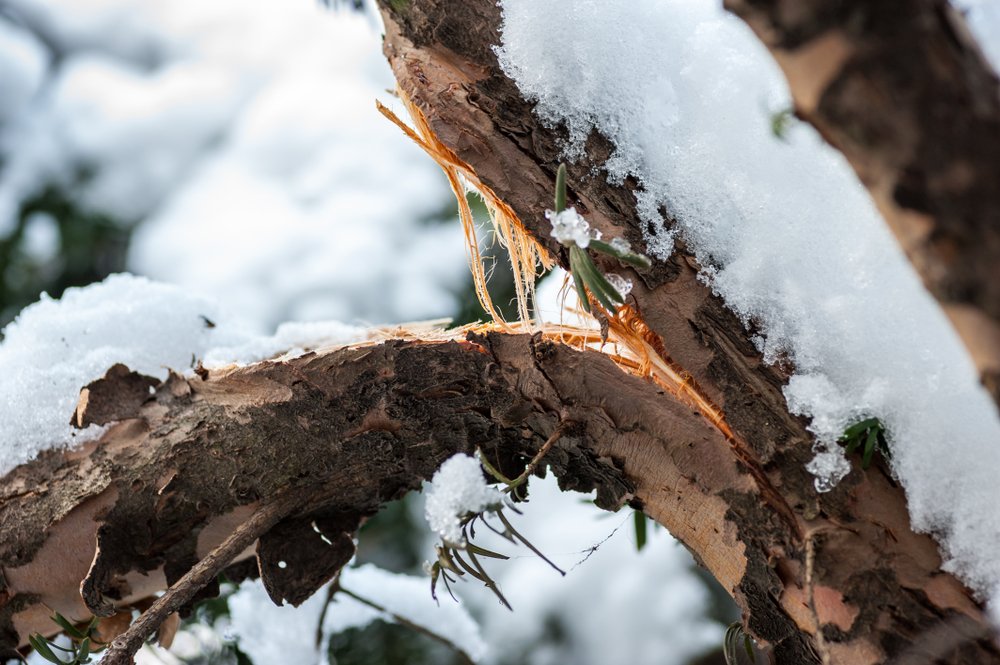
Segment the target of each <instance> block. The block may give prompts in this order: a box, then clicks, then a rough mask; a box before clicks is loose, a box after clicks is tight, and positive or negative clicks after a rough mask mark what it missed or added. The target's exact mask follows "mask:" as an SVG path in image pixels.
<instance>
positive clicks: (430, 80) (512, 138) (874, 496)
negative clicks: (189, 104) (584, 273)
mask: <svg viewBox="0 0 1000 665" xmlns="http://www.w3.org/2000/svg"><path fill="white" fill-rule="evenodd" d="M380 8H381V10H382V15H383V18H384V22H385V26H386V36H385V41H384V51H385V53H386V57H387V58H388V59H389V62H390V64H391V65H392V68H393V72H394V73H395V75H396V79H397V82H398V84H399V86H400V88H401V89H402V91H403V93H404V94H405V95H406V96H407V97H408V98H409V100H410V101H411V102H412V103H413V105H414V106H415V107H416V108H417V109H418V110H419V112H420V113H421V114H422V115H423V116H424V120H425V121H426V123H427V125H428V126H429V127H430V128H431V130H433V132H434V133H435V134H436V135H437V138H438V139H439V141H440V142H441V143H442V144H443V145H444V146H445V147H446V148H447V149H449V150H451V151H452V152H453V153H454V155H455V156H456V157H457V158H458V159H460V160H462V161H464V162H465V164H466V165H467V166H468V168H470V169H471V170H473V171H474V172H475V173H476V175H477V176H478V179H479V181H481V182H482V183H483V184H484V185H485V186H487V187H489V189H490V190H491V191H492V193H493V194H494V195H496V196H497V197H499V198H500V199H501V200H502V201H503V202H504V204H506V205H507V206H509V208H510V209H511V210H512V211H513V213H514V214H516V215H517V217H518V218H519V220H520V224H521V225H522V226H523V228H524V229H525V231H526V232H528V233H530V234H531V235H532V236H533V237H534V240H535V241H536V242H537V243H538V244H539V245H540V246H542V247H544V248H545V249H547V250H548V251H549V253H550V254H551V255H552V256H553V257H555V258H556V259H557V261H558V262H559V263H560V264H561V265H562V266H563V267H568V257H567V256H566V254H565V253H564V252H563V251H562V249H561V247H560V246H559V245H558V244H557V243H555V241H553V240H552V238H551V237H550V235H549V232H548V228H547V227H548V224H547V222H546V221H545V217H544V210H545V208H546V207H548V206H549V200H550V198H551V192H552V191H554V180H555V174H556V169H557V167H558V164H559V163H560V161H561V160H562V159H563V155H562V148H561V146H562V145H563V143H562V142H563V141H564V140H565V138H566V135H565V133H564V131H563V129H561V128H559V127H550V126H545V125H542V124H541V122H540V121H539V120H538V119H537V118H536V117H535V116H534V114H533V112H532V104H531V103H529V102H528V101H526V100H525V99H524V98H523V97H522V96H521V94H520V92H519V91H518V89H517V87H516V85H515V84H514V82H513V81H512V80H511V79H510V78H508V77H507V76H506V75H505V74H504V73H503V71H502V70H501V69H500V67H499V65H498V62H497V59H496V55H495V53H494V51H493V47H494V46H495V45H497V44H499V42H500V34H499V26H500V9H499V7H497V5H496V3H495V2H493V1H491V0H468V1H466V2H462V3H454V2H448V1H447V0H414V1H412V2H408V3H405V5H401V4H399V3H392V2H388V1H386V0H381V1H380ZM613 150H614V146H613V145H612V144H611V143H610V141H608V140H607V139H606V138H605V137H603V136H601V135H600V134H598V133H597V132H593V133H592V134H591V135H590V136H589V137H588V138H587V141H586V145H585V150H584V155H583V157H582V158H581V159H580V160H579V161H578V162H577V163H574V164H570V165H569V182H570V183H571V184H572V188H571V190H570V192H569V197H570V199H571V201H570V203H572V204H573V205H575V206H576V208H577V209H578V210H579V211H580V212H581V213H582V214H584V215H585V216H586V217H587V219H588V221H589V222H590V224H591V226H592V227H595V228H597V229H599V230H600V231H601V232H602V233H603V234H604V235H605V236H607V237H624V238H626V239H627V240H628V241H629V242H630V243H631V244H632V246H633V247H637V248H639V249H642V248H643V247H644V234H643V230H642V228H641V224H642V222H641V219H640V216H639V215H638V213H637V209H636V197H635V190H636V188H637V183H635V182H633V181H630V180H627V179H626V181H625V182H623V183H621V184H618V185H613V184H610V183H609V182H608V181H607V179H606V177H605V175H606V171H605V170H604V168H603V167H604V164H605V162H606V160H607V159H608V158H609V157H610V155H611V154H612V152H613ZM668 212H669V211H668ZM595 260H597V261H598V262H599V263H601V264H602V265H601V267H602V269H607V270H614V271H615V272H619V273H621V274H625V275H628V277H629V278H630V279H632V281H633V283H634V284H635V287H634V288H633V290H632V292H631V293H630V296H629V299H630V304H631V305H632V306H633V307H634V310H635V312H636V316H634V317H632V318H631V319H630V321H629V323H628V325H629V326H630V327H631V329H633V330H636V331H638V332H639V334H640V335H641V336H642V337H643V338H644V339H647V340H648V341H649V343H650V345H651V347H652V348H654V349H656V350H657V352H658V353H661V354H662V358H663V360H664V361H665V362H669V363H670V364H671V366H673V367H677V368H679V369H680V371H682V372H683V374H684V375H686V376H688V377H690V381H691V383H692V384H693V385H696V386H697V387H698V389H699V391H700V393H701V394H703V395H705V396H706V398H707V399H708V400H710V402H711V403H712V404H713V405H715V406H716V407H718V409H719V410H720V411H721V412H722V413H723V414H724V416H725V422H726V423H727V425H728V427H729V428H730V430H731V436H730V437H729V442H730V447H729V448H727V452H726V453H725V455H726V458H727V459H728V460H735V461H736V463H737V464H738V465H739V466H740V468H742V469H747V470H748V471H749V474H748V475H749V479H748V480H749V483H750V485H749V487H750V488H752V489H751V491H750V492H749V493H746V490H745V489H743V488H745V487H747V485H742V486H741V488H736V487H734V488H729V489H726V490H722V491H720V492H718V493H716V494H714V495H713V496H714V497H715V499H718V500H719V501H721V504H717V507H718V508H719V509H721V512H715V509H714V508H707V510H708V512H705V513H703V515H704V517H705V519H706V520H707V521H708V522H709V523H712V524H716V525H717V526H716V527H713V529H714V528H718V525H722V528H723V529H727V528H735V532H734V537H735V538H737V539H738V541H739V542H740V543H741V544H742V554H741V557H740V558H739V559H738V560H737V562H736V565H735V566H734V565H733V564H734V560H733V559H732V558H731V554H732V550H723V551H724V552H726V556H727V557H729V558H727V559H722V560H720V559H719V558H718V553H719V551H718V550H716V549H715V548H714V546H708V543H706V542H704V541H703V540H702V538H703V537H704V532H702V531H699V532H698V533H696V534H691V536H690V537H689V536H684V535H681V534H679V533H677V532H676V531H673V528H672V527H670V526H669V523H676V519H675V518H674V516H672V515H671V511H669V510H668V511H667V512H666V513H663V512H660V511H659V509H658V507H656V506H643V508H644V510H645V512H646V513H647V514H649V515H651V516H652V517H654V518H655V519H657V520H658V521H659V522H661V523H663V524H665V525H667V526H668V528H670V529H671V531H672V532H673V533H674V535H675V536H678V537H679V538H680V539H681V540H682V542H685V544H687V546H688V547H689V548H690V549H691V550H692V551H694V553H695V555H696V557H698V558H699V560H700V561H701V562H702V563H703V564H704V565H705V566H706V568H708V570H709V571H710V572H711V573H712V574H713V575H714V576H715V577H716V579H718V580H719V581H720V583H721V584H722V585H723V587H724V588H726V589H727V590H728V591H729V592H730V593H731V594H732V595H733V597H734V598H735V599H736V601H737V603H738V604H739V605H740V606H741V607H742V608H743V611H744V616H745V622H746V626H747V629H748V632H750V633H751V634H753V635H754V636H755V637H756V638H757V639H758V640H761V641H763V642H765V643H768V644H770V645H772V646H773V647H774V654H775V658H776V660H777V661H778V662H782V663H784V662H787V663H796V665H797V664H799V663H816V662H818V661H819V659H818V657H817V655H816V653H815V649H814V646H813V641H814V640H813V637H812V636H813V635H814V634H815V633H816V631H818V630H822V631H823V633H824V637H825V641H826V643H827V645H828V648H829V651H830V653H831V657H832V659H833V660H834V662H851V663H869V662H872V663H874V662H880V661H881V660H885V659H886V658H887V657H889V656H890V655H892V654H893V653H894V652H896V651H898V650H899V649H900V648H901V647H900V645H902V644H905V643H908V642H909V641H911V640H913V639H916V638H917V637H918V636H919V635H921V634H922V633H923V632H925V631H926V630H928V629H930V628H932V627H933V626H935V625H937V624H938V623H939V622H940V621H941V620H942V616H953V615H955V614H963V615H968V616H969V617H971V620H972V621H973V622H981V608H979V606H978V605H977V603H976V602H975V600H974V599H973V598H972V597H971V594H970V592H969V591H968V590H967V589H966V588H965V587H964V586H963V585H962V584H961V583H960V582H958V580H956V579H955V578H954V577H953V576H951V575H949V574H947V573H944V572H943V571H941V569H940V568H941V558H940V556H939V554H938V552H937V546H936V544H935V543H934V542H933V540H932V539H931V538H929V537H928V536H926V535H921V534H916V533H914V532H913V530H912V528H911V526H910V522H909V516H908V513H907V510H906V500H905V497H904V496H903V492H902V489H901V488H900V487H899V486H898V485H897V484H896V483H895V482H894V480H893V479H892V477H891V475H890V474H889V473H888V471H887V470H886V469H885V468H884V467H881V466H879V467H873V469H872V470H870V471H868V472H866V473H862V471H861V470H860V469H856V470H855V471H854V472H852V473H851V474H849V475H848V477H847V478H845V479H844V480H843V481H841V483H840V485H839V486H838V487H836V488H835V489H834V490H833V491H831V492H829V493H826V494H822V495H820V494H817V493H816V491H815V488H814V486H813V481H812V477H811V476H810V475H809V474H808V472H806V471H805V465H806V463H807V462H808V461H809V460H810V459H811V458H812V455H813V453H812V449H811V448H812V446H811V441H812V440H811V436H810V435H809V433H808V431H807V430H806V428H805V423H804V421H802V420H801V419H798V418H795V417H793V416H791V415H790V414H789V412H788V406H787V404H786V402H785V399H784V396H783V394H782V387H783V385H784V383H785V381H786V380H787V374H786V371H785V370H783V369H782V368H780V367H775V366H768V365H766V364H765V363H764V362H763V359H762V358H761V355H760V354H759V353H758V351H757V350H756V348H755V346H754V344H753V343H752V341H751V336H750V335H749V334H748V332H747V331H746V330H745V329H744V328H743V326H742V324H741V323H740V321H739V320H738V319H737V318H736V317H735V316H734V315H733V313H732V312H730V311H729V310H728V309H727V308H726V307H725V305H724V303H722V301H721V300H720V299H719V298H718V297H716V296H714V295H713V294H712V293H711V291H710V289H709V288H707V287H706V286H705V285H704V284H703V283H701V282H700V281H699V280H698V272H699V265H698V263H697V261H696V260H695V258H694V257H693V255H691V254H690V253H689V252H687V250H686V249H685V247H684V245H683V242H679V243H677V249H676V250H675V252H674V254H673V255H672V256H671V257H670V259H668V260H666V261H657V262H655V263H654V265H653V267H652V269H651V270H648V271H636V270H634V269H632V268H630V267H627V266H625V265H618V264H617V262H614V261H611V260H609V259H606V258H602V257H595ZM692 454H693V455H695V456H697V453H695V452H693V451H692ZM703 477H704V476H702V475H696V476H692V477H690V478H689V480H690V481H691V482H693V483H694V484H696V485H698V484H700V483H701V482H702V478H703ZM768 488H775V489H776V493H777V495H778V496H777V497H776V498H775V499H770V500H762V499H761V497H762V496H767V494H766V491H767V489H768ZM681 503H683V500H682V501H680V502H675V504H674V506H675V507H677V508H679V507H680V504H681ZM711 505H712V504H709V506H711ZM782 506H789V507H790V509H791V510H790V512H791V513H792V515H793V519H792V520H789V519H787V517H786V515H784V514H783V511H782V510H781V508H782ZM821 527H829V528H830V529H832V530H833V532H832V533H830V534H829V535H827V536H826V537H825V539H824V547H823V548H822V549H821V550H820V551H817V552H816V553H815V562H814V563H815V571H814V572H815V574H814V575H813V577H814V582H815V585H816V590H817V593H816V599H817V602H816V610H817V613H818V615H819V617H820V620H821V623H820V625H819V626H817V625H816V622H815V621H814V620H813V618H812V613H811V612H810V611H809V603H808V600H807V593H806V583H805V579H804V569H805V566H804V560H805V554H806V553H805V549H804V543H803V541H802V539H801V537H799V534H801V533H808V532H810V531H812V530H814V529H817V528H821ZM928 589H933V591H931V592H930V593H928ZM949 657H950V658H951V660H950V661H948V662H966V663H980V662H1000V656H998V654H997V652H996V650H995V648H994V647H993V646H992V645H991V644H990V643H989V641H987V640H979V641H975V642H972V643H967V644H964V645H962V646H960V647H958V648H957V649H956V650H955V651H953V652H952V653H951V654H950V656H949Z"/></svg>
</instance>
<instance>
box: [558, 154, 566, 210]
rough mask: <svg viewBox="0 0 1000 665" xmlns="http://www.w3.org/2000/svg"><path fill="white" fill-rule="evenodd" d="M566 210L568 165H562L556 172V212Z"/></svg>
mask: <svg viewBox="0 0 1000 665" xmlns="http://www.w3.org/2000/svg"><path fill="white" fill-rule="evenodd" d="M565 209H566V165H565V164H560V165H559V169H558V170H557V171H556V212H557V213H559V212H562V211H563V210H565Z"/></svg>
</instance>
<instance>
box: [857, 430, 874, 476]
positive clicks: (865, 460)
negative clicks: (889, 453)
mask: <svg viewBox="0 0 1000 665" xmlns="http://www.w3.org/2000/svg"><path fill="white" fill-rule="evenodd" d="M877 443H878V430H877V429H875V428H874V427H873V428H871V429H870V430H868V440H867V441H865V453H864V455H862V456H861V468H862V469H866V470H867V469H868V467H869V466H871V464H872V455H874V454H875V445H876V444H877Z"/></svg>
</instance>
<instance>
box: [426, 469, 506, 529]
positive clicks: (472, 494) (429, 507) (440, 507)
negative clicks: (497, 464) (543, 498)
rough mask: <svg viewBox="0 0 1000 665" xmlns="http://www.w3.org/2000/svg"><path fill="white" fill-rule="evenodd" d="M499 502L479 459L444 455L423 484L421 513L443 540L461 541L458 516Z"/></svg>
mask: <svg viewBox="0 0 1000 665" xmlns="http://www.w3.org/2000/svg"><path fill="white" fill-rule="evenodd" d="M499 502H500V492H499V491H498V490H497V489H496V488H495V487H490V486H489V485H487V484H486V478H484V477H483V469H482V467H481V466H480V465H479V460H477V459H476V458H474V457H469V456H468V455H465V454H458V455H453V456H452V457H450V458H448V460H447V461H445V463H444V464H442V465H441V468H440V469H438V470H437V472H436V473H435V474H434V478H433V479H432V480H431V482H430V486H429V487H428V488H427V504H426V509H425V516H426V517H427V523H428V524H430V527H431V529H432V530H433V531H434V532H435V533H437V534H438V535H439V536H441V538H443V539H444V541H445V542H447V543H452V544H455V545H460V544H463V543H464V539H463V538H462V528H461V524H460V519H461V517H462V516H463V515H466V514H468V513H478V512H482V511H483V510H485V509H486V508H488V507H489V506H492V505H495V504H497V503H499Z"/></svg>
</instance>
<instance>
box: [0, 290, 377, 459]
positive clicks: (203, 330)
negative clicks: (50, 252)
mask: <svg viewBox="0 0 1000 665" xmlns="http://www.w3.org/2000/svg"><path fill="white" fill-rule="evenodd" d="M3 334H4V338H3V341H0V376H3V381H0V476H2V475H4V474H6V473H7V472H8V471H10V470H11V469H13V468H14V467H15V466H17V465H18V464H23V463H24V462H27V461H29V460H31V459H33V458H34V457H35V456H36V455H37V454H38V453H39V452H41V451H43V450H48V449H51V448H59V447H64V446H68V445H72V444H73V443H78V442H80V441H83V440H86V439H88V438H90V437H91V436H92V435H94V434H97V433H99V428H96V427H91V428H90V429H89V430H85V431H82V432H81V431H80V430H75V429H73V428H72V427H71V426H70V424H69V420H70V415H71V414H72V413H73V409H74V408H75V407H76V403H77V400H78V398H79V396H80V389H81V388H82V387H83V386H85V385H86V384H88V383H90V382H91V381H93V380H95V379H98V378H100V377H101V376H103V375H104V373H105V372H106V371H107V370H108V368H109V367H111V366H112V365H114V364H115V363H124V364H125V365H127V366H128V367H129V368H130V369H132V370H135V371H137V372H141V373H143V374H148V375H150V376H155V377H159V378H161V379H162V378H166V376H167V370H168V369H172V370H174V371H176V372H181V373H183V372H185V371H187V372H190V371H191V370H192V368H193V367H194V365H195V364H196V363H197V362H198V361H203V363H204V364H205V365H206V366H208V367H218V366H222V365H230V364H245V363H249V362H255V361H258V360H263V359H266V358H270V357H273V356H275V355H277V354H279V353H280V354H284V355H285V356H286V357H288V356H294V355H296V354H298V353H301V352H302V351H304V350H305V349H315V348H320V347H326V346H334V345H341V344H347V343H350V342H355V341H360V340H363V339H365V338H366V335H367V331H366V330H365V329H363V328H358V327H355V326H347V325H345V324H342V323H339V322H312V323H289V324H284V325H282V326H280V327H279V328H278V331H277V332H276V333H275V334H274V335H270V336H258V335H255V334H253V333H252V332H250V331H248V330H247V329H245V328H243V327H242V326H241V325H239V324H236V323H233V322H232V321H231V319H230V317H229V316H228V315H227V313H226V311H225V310H224V309H223V308H221V307H220V306H219V305H218V304H217V303H215V302H213V301H212V300H211V299H208V298H202V297H199V296H195V295H192V294H191V293H190V292H189V291H188V290H186V289H182V288H180V287H177V286H174V285H171V284H163V283H159V282H153V281H151V280H149V279H147V278H145V277H135V276H132V275H127V274H120V275H112V276H110V277H108V278H107V279H106V280H104V281H103V282H100V283H98V284H92V285H90V286H87V287H82V288H73V289H68V290H67V291H66V293H65V294H63V297H62V298H60V299H59V300H53V299H52V298H49V297H47V296H44V295H43V297H42V299H41V300H40V301H39V302H37V303H35V304H33V305H31V306H29V307H26V308H25V309H24V310H22V311H21V313H20V315H18V317H17V319H16V320H15V321H14V322H12V323H11V324H10V325H8V326H7V327H6V328H4V330H3Z"/></svg>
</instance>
